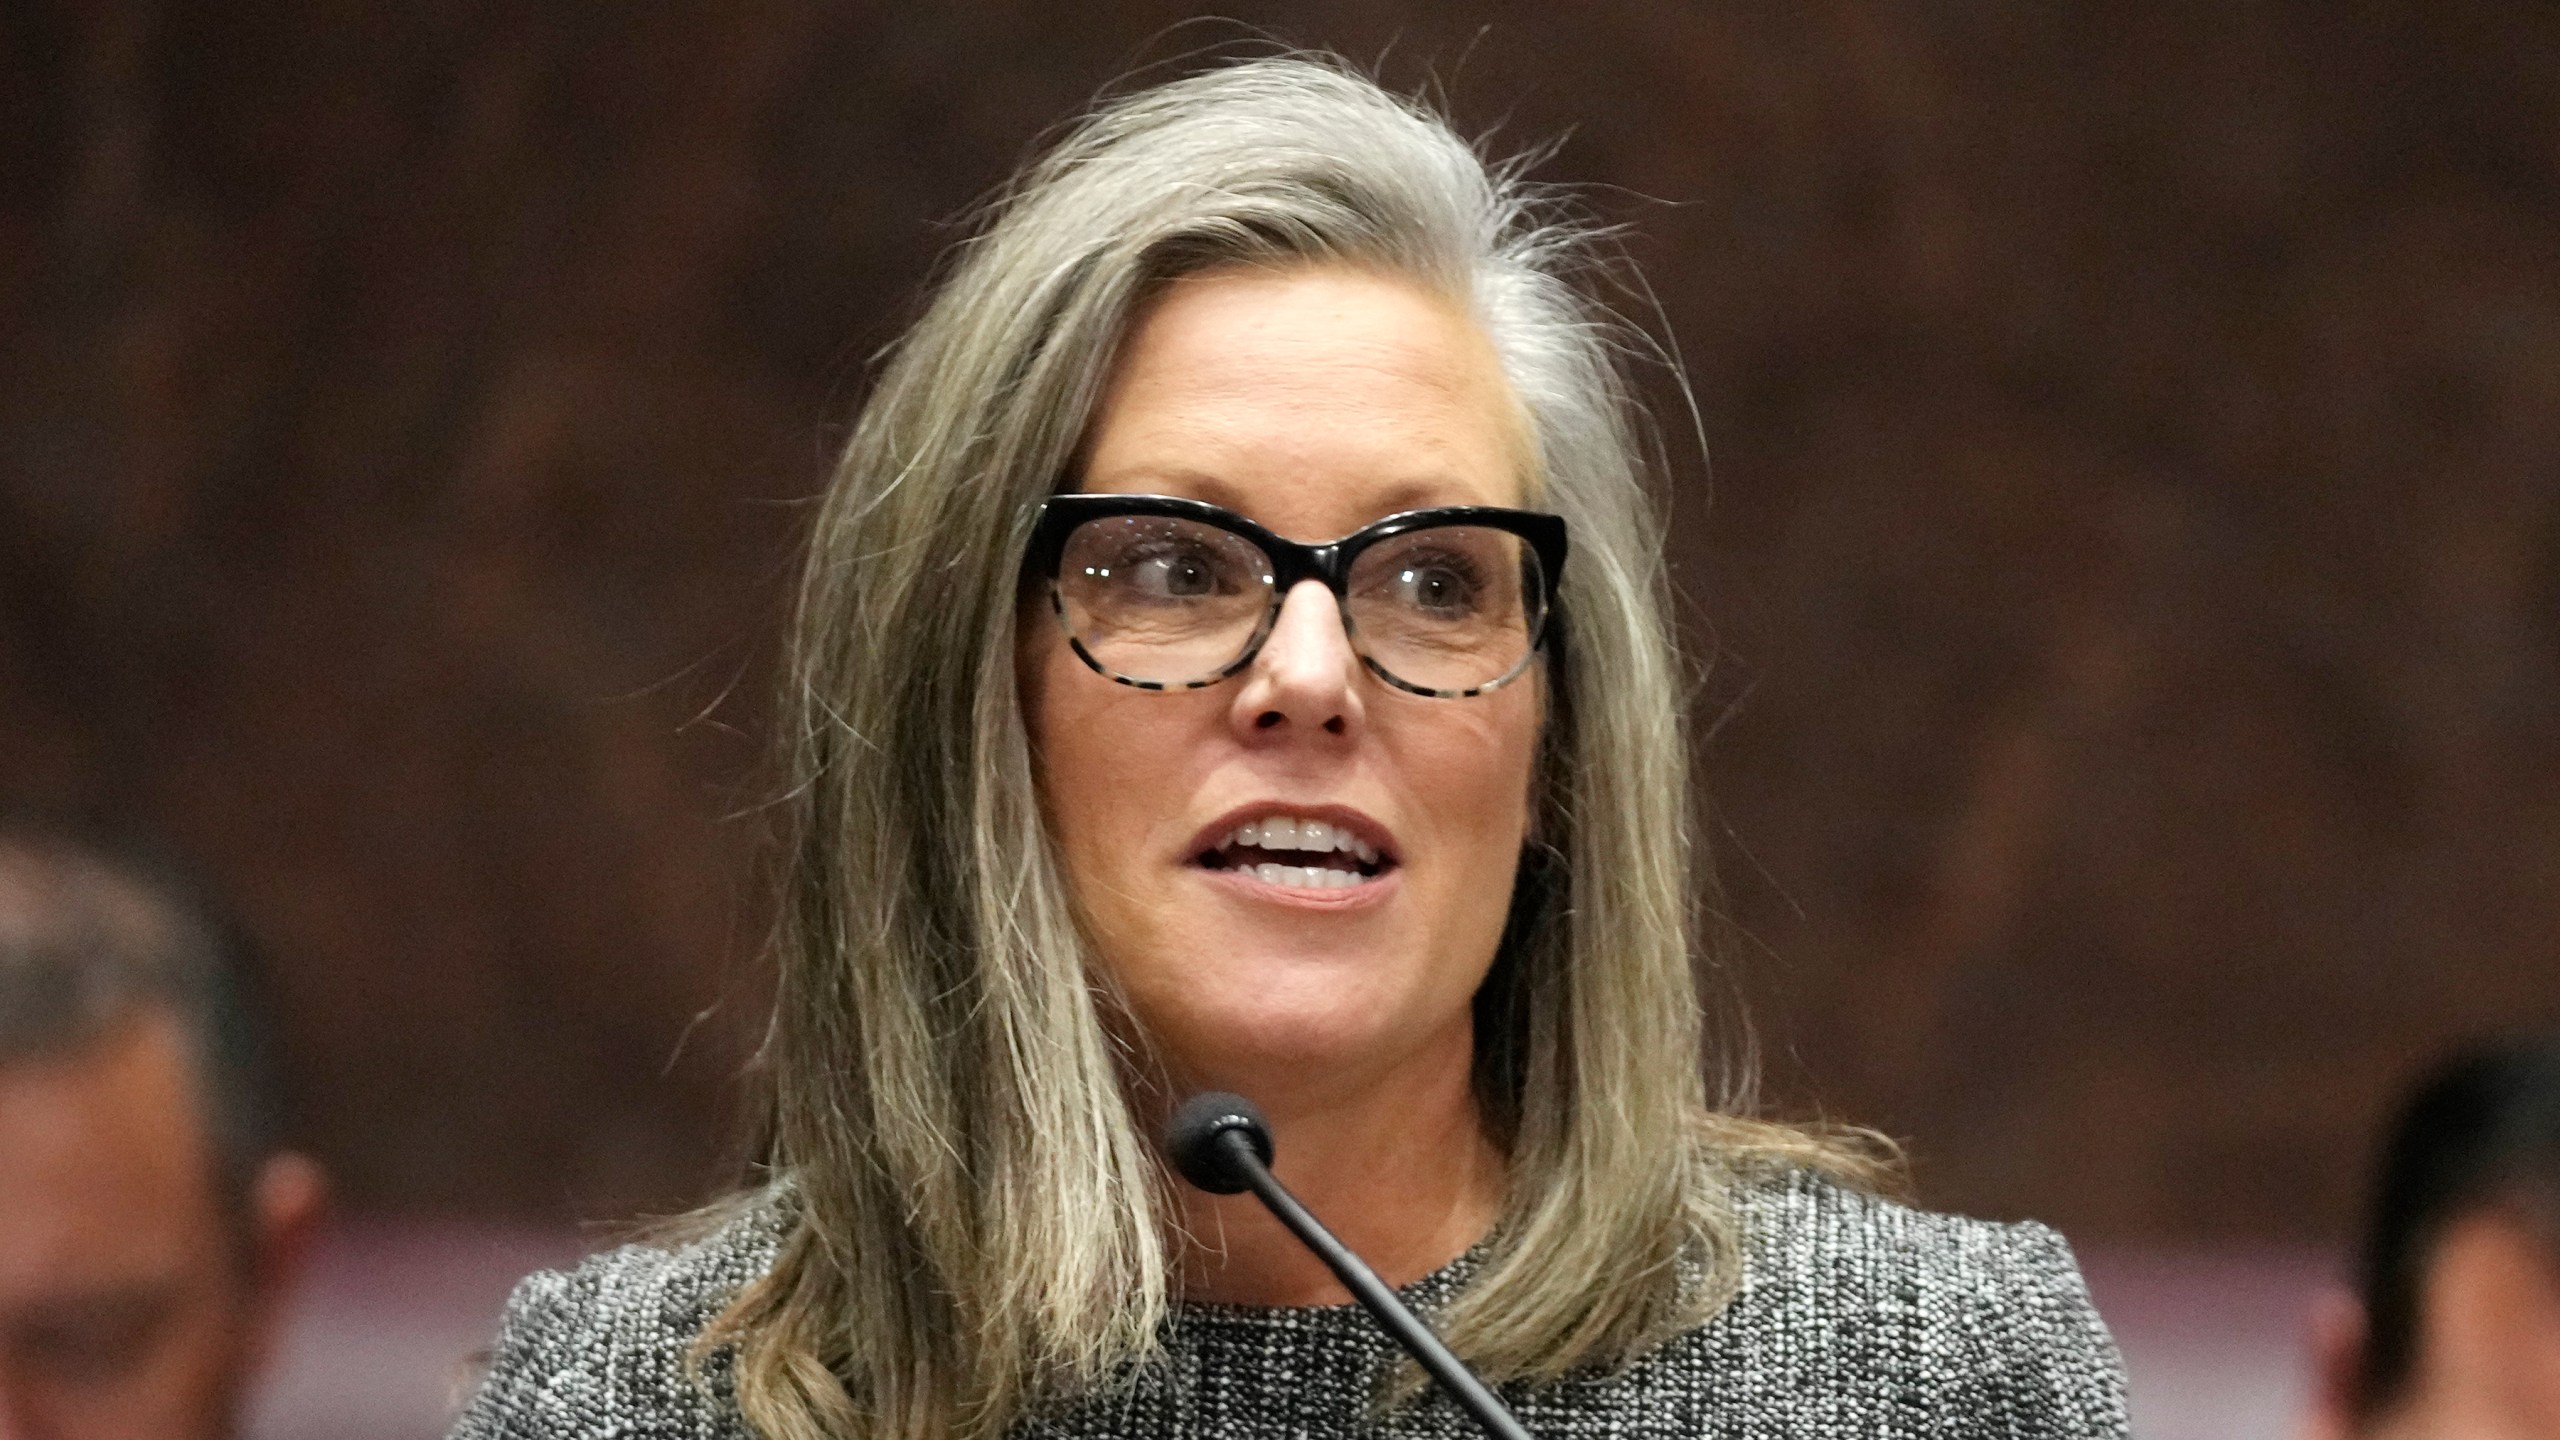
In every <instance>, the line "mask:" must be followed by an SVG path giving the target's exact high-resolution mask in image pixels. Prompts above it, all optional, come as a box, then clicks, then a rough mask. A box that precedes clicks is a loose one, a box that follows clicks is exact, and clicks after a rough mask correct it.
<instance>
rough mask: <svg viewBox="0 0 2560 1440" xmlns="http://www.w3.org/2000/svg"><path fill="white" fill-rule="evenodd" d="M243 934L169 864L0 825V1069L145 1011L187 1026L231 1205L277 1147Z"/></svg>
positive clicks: (77, 1048) (93, 1038)
mask: <svg viewBox="0 0 2560 1440" xmlns="http://www.w3.org/2000/svg"><path fill="white" fill-rule="evenodd" d="M253 959H254V957H253V956H252V955H251V954H250V948H249V945H248V942H247V940H246V937H245V936H244V934H243V933H242V932H241V931H240V929H239V928H238V927H237V926H236V925H234V924H233V923H232V922H231V921H230V920H229V918H228V917H226V916H224V915H222V914H220V913H219V912H217V911H216V910H215V909H214V908H213V907H212V906H211V904H210V903H208V902H207V901H206V900H205V899H204V898H203V897H202V896H201V894H199V893H198V892H197V891H196V889H195V888H194V887H192V886H191V885H189V884H188V883H187V882H186V881H184V880H182V879H180V878H179V877H178V876H177V875H176V874H175V872H173V871H172V870H171V869H170V868H169V867H167V866H166V865H164V864H162V863H160V862H158V861H156V860H152V859H149V858H146V857H144V856H142V855H140V854H138V853H134V852H131V851H129V850H126V849H122V848H119V847H114V846H109V845H106V844H104V843H90V842H84V841H80V840H74V839H72V838H70V837H69V836H67V835H65V834H62V833H60V832H58V831H55V830H51V829H46V828H43V827H39V826H36V825H32V824H27V823H22V822H14V821H12V822H0V1067H10V1066H20V1065H31V1064H39V1063H43V1062H46V1061H52V1060H59V1059H62V1058H65V1057H67V1056H71V1055H76V1054H78V1053H80V1052H81V1051H84V1050H86V1049H88V1048H90V1047H91V1046H93V1045H96V1044H98V1043H100V1042H102V1041H104V1040H106V1039H108V1038H109V1037H110V1036H112V1035H113V1034H115V1033H116V1032H117V1031H118V1030H120V1029H122V1028H123V1027H125V1026H127V1025H129V1024H131V1023H133V1022H134V1021H135V1020H137V1019H140V1018H142V1017H144V1016H146V1015H151V1014H155V1013H157V1014H165V1015H167V1016H168V1017H169V1018H170V1019H172V1020H174V1021H175V1022H176V1023H177V1026H178V1030H179V1033H180V1034H181V1035H182V1036H183V1037H184V1040H185V1043H186V1045H187V1047H188V1050H189V1056H188V1058H189V1059H190V1060H191V1061H192V1062H193V1064H194V1069H195V1074H196V1083H197V1090H198V1094H199V1095H200V1096H201V1098H202V1101H203V1106H204V1122H205V1124H206V1126H207V1128H208V1131H209V1133H210V1136H211V1139H212V1142H213V1150H214V1154H215V1157H216V1160H217V1162H218V1164H219V1165H220V1167H221V1173H220V1175H219V1176H218V1177H217V1178H218V1179H219V1180H220V1182H221V1183H222V1186H223V1189H224V1194H225V1198H226V1200H227V1201H229V1202H231V1203H232V1204H233V1206H234V1208H237V1206H238V1204H239V1203H240V1202H241V1200H242V1198H243V1196H244V1195H245V1192H246V1187H247V1185H248V1182H249V1177H251V1176H252V1175H254V1174H255V1173H256V1170H257V1167H258V1165H259V1164H260V1163H261V1162H262V1161H264V1160H265V1159H266V1158H267V1157H268V1155H269V1154H270V1153H271V1151H272V1150H273V1148H274V1142H275V1115H274V1106H273V1104H272V1103H271V1099H270V1095H269V1089H268V1085H267V1083H266V1082H267V1078H268V1076H267V1066H266V1056H265V1053H264V1047H263V1046H262V1044H261V1043H260V1041H261V1035H260V1033H259V1029H258V1026H257V1024H256V1023H255V1021H256V1017H255V1007H254V1006H253V1005H252V1004H251V1003H250V1001H249V997H248V995H247V993H246V990H247V987H248V986H249V985H250V983H251V982H252V980H253V978H254V977H253V971H254V969H255V967H254V964H253Z"/></svg>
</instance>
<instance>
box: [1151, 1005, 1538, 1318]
mask: <svg viewBox="0 0 2560 1440" xmlns="http://www.w3.org/2000/svg"><path fill="white" fill-rule="evenodd" d="M1463 1038H1465V1039H1467V1040H1469V1041H1471V1039H1472V1037H1463ZM1471 1050H1472V1045H1471V1043H1470V1044H1467V1045H1466V1046H1465V1047H1464V1048H1462V1049H1461V1051H1460V1054H1461V1056H1462V1057H1463V1056H1464V1055H1465V1054H1467V1053H1469V1052H1471ZM1290 1068H1291V1070H1292V1071H1293V1072H1296V1073H1300V1074H1303V1073H1305V1072H1307V1071H1312V1070H1319V1069H1323V1068H1326V1067H1319V1066H1293V1067H1290ZM1257 1078H1258V1077H1233V1078H1231V1079H1222V1080H1220V1081H1218V1082H1216V1084H1217V1086H1218V1088H1222V1089H1233V1090H1237V1091H1240V1092H1241V1093H1243V1094H1245V1095H1247V1096H1248V1097H1250V1098H1251V1099H1252V1100H1253V1101H1254V1103H1255V1104H1256V1105H1258V1106H1260V1107H1261V1109H1262V1111H1263V1114H1264V1115H1265V1117H1266V1118H1268V1119H1269V1120H1270V1122H1271V1135H1272V1144H1273V1149H1274V1151H1275V1157H1276V1158H1275V1163H1274V1164H1273V1166H1272V1173H1274V1174H1275V1175H1277V1176H1279V1178H1280V1183H1281V1184H1283V1185H1286V1186H1288V1187H1289V1189H1290V1191H1291V1192H1292V1193H1294V1194H1296V1195H1297V1197H1298V1198H1299V1199H1300V1200H1301V1201H1303V1202H1305V1204H1306V1207H1307V1208H1308V1209H1309V1210H1312V1211H1314V1212H1315V1214H1316V1218H1318V1219H1320V1220H1322V1221H1323V1222H1324V1223H1325V1224H1326V1225H1327V1226H1328V1227H1329V1228H1331V1229H1332V1230H1333V1232H1334V1233H1335V1234H1336V1235H1339V1236H1340V1237H1341V1238H1342V1241H1343V1243H1344V1244H1346V1245H1348V1246H1350V1247H1351V1249H1352V1250H1353V1251H1354V1252H1355V1253H1357V1254H1358V1255H1359V1256H1360V1257H1361V1258H1362V1259H1363V1260H1366V1261H1368V1262H1369V1265H1370V1267H1371V1268H1372V1269H1375V1270H1376V1271H1377V1272H1378V1274H1379V1276H1380V1278H1382V1279H1384V1280H1385V1281H1386V1282H1387V1283H1388V1284H1389V1285H1404V1284H1407V1283H1409V1282H1411V1281H1414V1280H1417V1279H1419V1278H1421V1277H1422V1276H1424V1275H1427V1274H1429V1273H1431V1272H1432V1271H1434V1270H1436V1269H1438V1268H1440V1267H1441V1266H1443V1265H1445V1264H1447V1263H1448V1262H1449V1261H1451V1260H1453V1259H1455V1258H1457V1257H1458V1256H1459V1255H1461V1254H1463V1253H1465V1251H1466V1250H1467V1249H1468V1247H1470V1246H1472V1245H1474V1244H1475V1243H1476V1241H1478V1240H1480V1239H1482V1238H1483V1237H1484V1234H1485V1232H1486V1231H1488V1230H1490V1229H1491V1228H1492V1227H1493V1222H1494V1220H1495V1218H1496V1217H1497V1216H1498V1215H1499V1214H1500V1213H1501V1209H1502V1200H1503V1187H1504V1180H1505V1178H1506V1177H1505V1165H1504V1160H1503V1156H1502V1153H1501V1151H1500V1149H1499V1148H1498V1147H1496V1146H1495V1145H1494V1143H1493V1142H1492V1140H1491V1139H1490V1137H1488V1136H1487V1135H1486V1133H1485V1127H1484V1121H1483V1116H1482V1115H1481V1114H1480V1113H1479V1112H1478V1110H1477V1107H1476V1103H1475V1097H1474V1094H1473V1092H1472V1090H1471V1088H1470V1086H1469V1081H1468V1070H1467V1066H1466V1065H1465V1064H1464V1063H1459V1064H1456V1065H1454V1066H1453V1065H1451V1064H1449V1063H1447V1061H1446V1059H1445V1058H1442V1059H1440V1060H1438V1061H1437V1062H1434V1063H1416V1064H1413V1065H1409V1066H1403V1067H1398V1071H1397V1073H1391V1074H1389V1075H1386V1076H1384V1077H1364V1078H1363V1079H1362V1080H1361V1081H1359V1082H1358V1083H1356V1084H1340V1085H1333V1086H1325V1085H1310V1084H1308V1083H1306V1082H1304V1081H1293V1080H1291V1079H1289V1078H1284V1077H1268V1078H1261V1079H1260V1083H1257ZM1180 1195H1181V1200H1182V1207H1183V1208H1182V1213H1181V1217H1180V1219H1181V1223H1182V1226H1183V1233H1184V1235H1185V1236H1186V1237H1187V1238H1186V1241H1185V1244H1184V1246H1183V1257H1182V1293H1183V1296H1184V1298H1185V1299H1190V1300H1200V1301H1208V1302H1212V1303H1217V1304H1229V1305H1338V1304H1345V1303H1348V1302H1349V1301H1350V1299H1351V1295H1350V1292H1349V1291H1347V1290H1345V1289H1344V1288H1343V1286H1342V1283H1341V1282H1340V1281H1338V1280H1336V1279H1335V1278H1334V1276H1333V1272H1332V1271H1330V1270H1328V1269H1326V1268H1325V1266H1324V1262H1323V1261H1320V1260H1318V1259H1317V1258H1316V1257H1315V1256H1314V1255H1313V1254H1312V1253H1310V1252H1309V1251H1308V1250H1307V1248H1306V1247H1305V1246H1304V1245H1302V1244H1300V1243H1299V1241H1298V1238H1297V1237H1296V1236H1294V1235H1292V1234H1290V1233H1289V1231H1288V1230H1287V1229H1286V1228H1285V1227H1284V1226H1282V1225H1281V1224H1280V1222H1279V1221H1278V1220H1276V1219H1273V1218H1272V1216H1271V1212H1269V1211H1268V1210H1265V1209H1264V1208H1263V1206H1262V1202H1261V1201H1259V1200H1257V1199H1255V1198H1254V1197H1253V1196H1252V1195H1250V1194H1246V1195H1210V1194H1206V1193H1204V1192H1202V1191H1199V1190H1194V1189H1191V1188H1189V1187H1188V1186H1185V1187H1182V1188H1181V1190H1180Z"/></svg>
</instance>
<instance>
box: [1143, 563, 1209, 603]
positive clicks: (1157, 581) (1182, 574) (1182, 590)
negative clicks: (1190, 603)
mask: <svg viewBox="0 0 2560 1440" xmlns="http://www.w3.org/2000/svg"><path fill="white" fill-rule="evenodd" d="M1132 579H1134V582H1137V584H1139V587H1142V589H1149V592H1155V594H1165V597H1175V600H1183V597H1193V594H1216V592H1219V577H1216V574H1211V569H1208V566H1206V564H1203V561H1201V559H1198V556H1160V559H1149V561H1139V566H1137V571H1134V574H1132Z"/></svg>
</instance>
